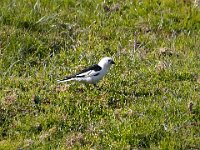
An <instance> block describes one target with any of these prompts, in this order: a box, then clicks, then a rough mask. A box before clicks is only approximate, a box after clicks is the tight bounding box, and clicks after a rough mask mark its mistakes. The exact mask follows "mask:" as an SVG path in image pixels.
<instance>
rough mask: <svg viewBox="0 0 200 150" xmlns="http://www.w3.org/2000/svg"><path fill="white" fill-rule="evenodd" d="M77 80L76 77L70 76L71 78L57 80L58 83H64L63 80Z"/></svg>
mask: <svg viewBox="0 0 200 150" xmlns="http://www.w3.org/2000/svg"><path fill="white" fill-rule="evenodd" d="M73 80H75V79H74V78H70V79H62V80H57V82H58V83H63V82H68V81H73Z"/></svg>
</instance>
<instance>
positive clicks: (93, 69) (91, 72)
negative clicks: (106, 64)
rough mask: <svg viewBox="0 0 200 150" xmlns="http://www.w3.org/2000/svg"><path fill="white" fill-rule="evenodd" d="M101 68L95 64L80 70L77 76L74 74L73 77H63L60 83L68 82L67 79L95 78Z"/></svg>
mask: <svg viewBox="0 0 200 150" xmlns="http://www.w3.org/2000/svg"><path fill="white" fill-rule="evenodd" d="M101 69H102V68H101V67H100V66H99V65H97V64H95V65H92V66H90V67H88V68H86V69H83V70H81V71H80V72H79V73H77V74H74V75H71V76H67V77H65V78H64V79H62V80H61V81H64V80H68V79H71V78H75V77H76V78H79V77H80V78H81V77H86V76H97V75H99V71H100V70H101Z"/></svg>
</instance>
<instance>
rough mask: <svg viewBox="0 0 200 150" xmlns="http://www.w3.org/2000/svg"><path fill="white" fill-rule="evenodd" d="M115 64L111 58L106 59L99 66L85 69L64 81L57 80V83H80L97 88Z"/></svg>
mask: <svg viewBox="0 0 200 150" xmlns="http://www.w3.org/2000/svg"><path fill="white" fill-rule="evenodd" d="M113 64H115V62H114V61H113V59H112V58H111V57H104V58H102V59H101V60H100V61H99V63H98V64H95V65H92V66H90V67H88V68H85V69H83V70H82V71H80V72H79V73H76V74H74V75H70V76H67V77H65V78H64V79H61V80H57V82H58V83H62V82H68V81H78V82H82V83H88V84H93V85H94V86H97V83H98V82H99V81H100V80H101V79H102V78H103V77H104V76H105V75H106V74H107V73H108V71H109V69H110V67H111V66H112V65H113Z"/></svg>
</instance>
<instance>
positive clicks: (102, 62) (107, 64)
mask: <svg viewBox="0 0 200 150" xmlns="http://www.w3.org/2000/svg"><path fill="white" fill-rule="evenodd" d="M112 64H115V62H114V61H113V59H112V58H111V57H104V58H102V59H101V60H100V62H99V63H98V65H99V66H101V67H103V68H104V67H108V68H109V67H110V66H111V65H112Z"/></svg>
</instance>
